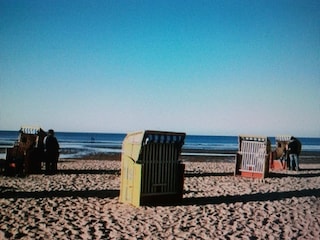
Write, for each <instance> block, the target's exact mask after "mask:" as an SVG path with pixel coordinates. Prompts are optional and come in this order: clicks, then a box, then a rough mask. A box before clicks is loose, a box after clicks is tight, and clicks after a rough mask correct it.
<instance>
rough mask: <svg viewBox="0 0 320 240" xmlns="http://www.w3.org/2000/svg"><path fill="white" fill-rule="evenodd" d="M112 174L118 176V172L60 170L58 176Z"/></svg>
mask: <svg viewBox="0 0 320 240" xmlns="http://www.w3.org/2000/svg"><path fill="white" fill-rule="evenodd" d="M59 173H60V174H67V175H68V174H114V175H120V170H104V169H101V170H97V169H61V170H58V174H59Z"/></svg>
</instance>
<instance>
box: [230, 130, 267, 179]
mask: <svg viewBox="0 0 320 240" xmlns="http://www.w3.org/2000/svg"><path fill="white" fill-rule="evenodd" d="M238 140H239V141H238V144H239V146H238V152H237V155H236V159H235V172H234V173H235V175H240V176H243V177H252V178H265V177H267V176H268V173H269V153H270V148H271V143H270V141H269V139H268V138H267V137H257V136H239V138H238Z"/></svg>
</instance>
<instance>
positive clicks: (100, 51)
mask: <svg viewBox="0 0 320 240" xmlns="http://www.w3.org/2000/svg"><path fill="white" fill-rule="evenodd" d="M319 123H320V2H319V1H317V0H315V1H309V0H307V1H306V0H300V1H294V0H290V1H289V0H288V1H281V0H280V1H259V0H257V1H255V0H252V1H245V0H244V1H228V0H226V1H224V0H218V1H214V0H212V1H202V0H200V1H188V0H187V1H164V0H161V1H153V0H152V1H151V0H150V1H138V0H137V1H134V0H132V1H116V0H115V1H59V0H57V1H40V0H39V1H23V0H20V1H14V0H10V1H9V0H0V129H2V130H17V129H19V127H20V126H21V125H40V126H42V127H43V128H44V129H48V128H54V129H55V130H56V131H90V132H131V131H136V130H142V129H157V130H168V131H184V132H187V133H188V134H208V135H238V134H253V135H268V136H274V135H279V134H292V135H296V136H315V137H320V124H319Z"/></svg>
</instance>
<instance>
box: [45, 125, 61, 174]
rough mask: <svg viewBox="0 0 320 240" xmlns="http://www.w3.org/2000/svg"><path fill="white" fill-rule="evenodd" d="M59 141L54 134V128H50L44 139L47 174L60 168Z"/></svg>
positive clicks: (53, 172)
mask: <svg viewBox="0 0 320 240" xmlns="http://www.w3.org/2000/svg"><path fill="white" fill-rule="evenodd" d="M59 148H60V146H59V143H58V140H57V138H56V137H55V136H54V130H52V129H50V130H49V131H48V135H47V136H46V137H45V139H44V149H45V156H46V174H55V173H57V170H58V166H57V165H58V159H59Z"/></svg>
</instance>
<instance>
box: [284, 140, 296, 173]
mask: <svg viewBox="0 0 320 240" xmlns="http://www.w3.org/2000/svg"><path fill="white" fill-rule="evenodd" d="M300 153H301V142H300V141H299V140H298V139H297V138H295V137H293V136H292V137H291V139H290V141H289V143H288V144H287V145H286V149H285V151H284V153H283V156H282V157H281V160H285V161H287V167H288V168H289V170H295V171H299V156H300Z"/></svg>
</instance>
